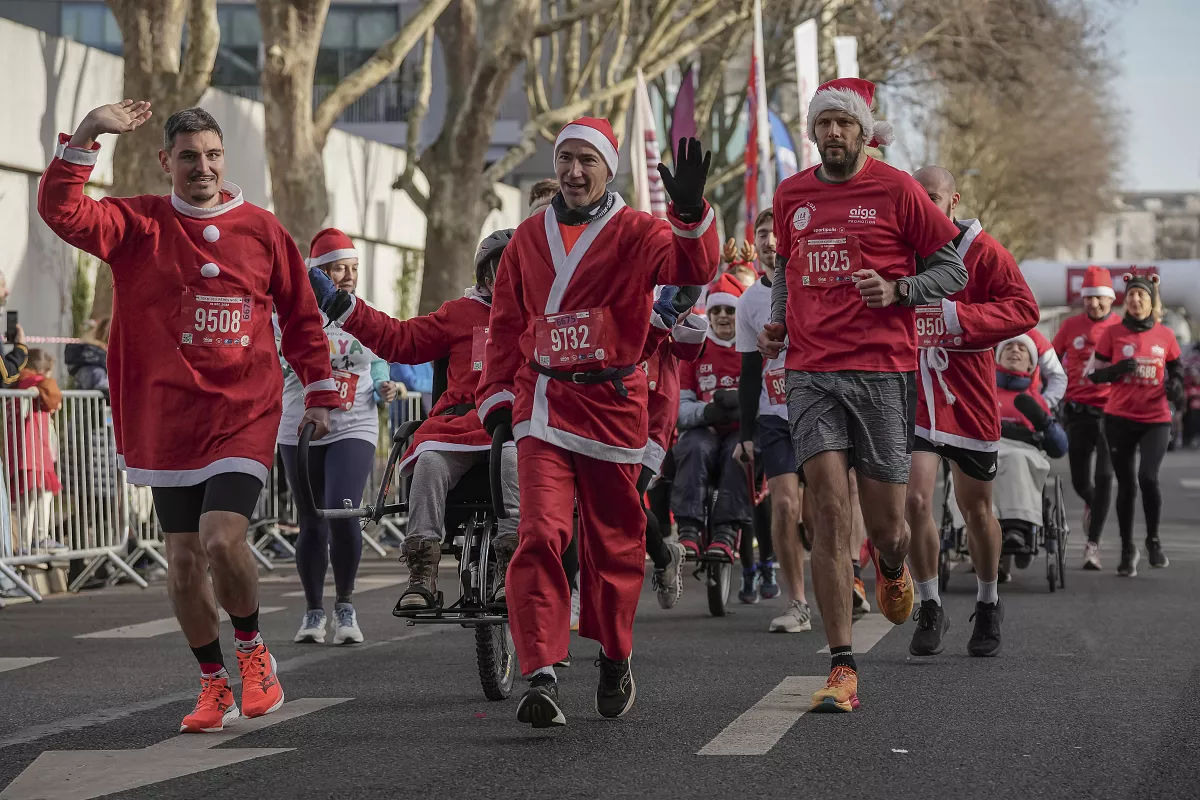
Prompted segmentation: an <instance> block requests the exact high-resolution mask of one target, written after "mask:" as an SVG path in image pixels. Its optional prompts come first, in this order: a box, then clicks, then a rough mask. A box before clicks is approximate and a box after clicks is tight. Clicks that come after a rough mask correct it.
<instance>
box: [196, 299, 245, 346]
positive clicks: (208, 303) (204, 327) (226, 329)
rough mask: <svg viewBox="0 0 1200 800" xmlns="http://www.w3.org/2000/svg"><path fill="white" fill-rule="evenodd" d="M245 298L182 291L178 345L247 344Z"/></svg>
mask: <svg viewBox="0 0 1200 800" xmlns="http://www.w3.org/2000/svg"><path fill="white" fill-rule="evenodd" d="M251 307H252V304H251V302H250V298H249V297H244V296H238V297H220V296H217V295H211V294H195V293H194V292H192V290H191V289H184V290H183V301H182V302H181V303H180V315H179V316H180V319H179V323H180V328H181V330H180V334H179V343H180V344H190V345H199V346H200V347H249V346H250V309H251Z"/></svg>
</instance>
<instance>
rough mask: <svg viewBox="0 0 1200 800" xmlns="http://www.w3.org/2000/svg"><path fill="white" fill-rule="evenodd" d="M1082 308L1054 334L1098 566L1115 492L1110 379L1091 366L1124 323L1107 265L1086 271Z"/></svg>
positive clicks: (1088, 565)
mask: <svg viewBox="0 0 1200 800" xmlns="http://www.w3.org/2000/svg"><path fill="white" fill-rule="evenodd" d="M1080 295H1082V297H1083V313H1082V314H1076V315H1075V316H1073V317H1069V318H1067V319H1065V320H1063V323H1062V325H1061V326H1060V327H1059V329H1058V333H1056V334H1055V335H1054V349H1055V351H1056V352H1057V353H1058V357H1059V359H1060V360H1061V361H1062V364H1063V367H1064V368H1065V369H1066V371H1067V393H1066V395H1065V396H1064V398H1063V399H1064V402H1065V405H1064V407H1063V417H1064V424H1065V425H1066V428H1067V439H1068V441H1069V442H1070V448H1069V449H1068V450H1067V458H1068V459H1069V460H1070V462H1071V483H1072V485H1074V487H1075V493H1076V494H1078V495H1079V497H1080V498H1081V499H1082V500H1083V503H1084V506H1083V530H1084V532H1085V533H1086V534H1087V543H1086V544H1084V546H1083V568H1084V569H1087V570H1098V569H1100V534H1101V533H1102V532H1103V531H1104V522H1105V520H1106V519H1107V518H1108V507H1109V501H1110V498H1111V497H1112V479H1113V472H1112V461H1110V460H1109V457H1108V441H1107V440H1106V439H1105V438H1104V404H1105V403H1106V402H1107V401H1108V393H1109V384H1107V383H1093V382H1092V381H1091V380H1089V379H1088V377H1087V370H1088V367H1089V365H1090V363H1091V360H1092V353H1094V352H1096V344H1097V342H1099V341H1100V336H1101V335H1102V334H1103V333H1104V331H1105V329H1107V328H1109V327H1111V326H1113V325H1120V324H1121V318H1120V317H1119V316H1117V315H1116V314H1114V313H1112V306H1113V301H1114V300H1115V299H1116V297H1117V294H1116V292H1115V291H1113V285H1112V274H1111V273H1110V272H1109V271H1108V270H1107V269H1105V268H1104V267H1095V266H1092V267H1088V268H1087V271H1086V272H1084V275H1083V288H1082V290H1081V291H1080Z"/></svg>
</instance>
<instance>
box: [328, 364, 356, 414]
mask: <svg viewBox="0 0 1200 800" xmlns="http://www.w3.org/2000/svg"><path fill="white" fill-rule="evenodd" d="M333 387H334V389H335V390H336V391H337V393H338V399H339V401H340V403H341V404H340V405H339V408H341V409H342V411H349V410H350V409H352V408H354V393H355V392H357V391H358V376H357V375H355V374H354V373H353V372H347V371H346V370H344V369H335V370H334V371H333Z"/></svg>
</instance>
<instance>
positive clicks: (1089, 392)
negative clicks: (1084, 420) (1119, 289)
mask: <svg viewBox="0 0 1200 800" xmlns="http://www.w3.org/2000/svg"><path fill="white" fill-rule="evenodd" d="M1120 324H1121V318H1120V317H1118V316H1117V315H1116V314H1111V313H1110V314H1109V315H1108V316H1106V317H1105V318H1104V319H1102V320H1099V321H1096V320H1094V319H1092V318H1091V317H1089V316H1088V315H1087V314H1077V315H1075V316H1074V317H1071V318H1070V319H1066V320H1063V324H1062V325H1061V326H1060V327H1059V329H1058V333H1056V334H1054V350H1055V351H1056V352H1057V353H1058V358H1059V360H1060V361H1062V365H1063V369H1064V370H1066V372H1067V394H1066V396H1065V397H1064V398H1063V399H1064V400H1066V401H1067V402H1068V403H1083V404H1084V405H1088V406H1094V407H1096V408H1104V404H1105V402H1107V400H1108V393H1109V384H1107V383H1092V382H1091V381H1090V380H1088V379H1087V376H1086V375H1085V374H1084V372H1085V371H1086V369H1087V365H1088V362H1090V361H1091V360H1092V353H1094V352H1096V344H1097V343H1098V342H1099V341H1100V336H1101V334H1103V333H1104V331H1105V329H1107V328H1108V327H1110V326H1112V325H1120Z"/></svg>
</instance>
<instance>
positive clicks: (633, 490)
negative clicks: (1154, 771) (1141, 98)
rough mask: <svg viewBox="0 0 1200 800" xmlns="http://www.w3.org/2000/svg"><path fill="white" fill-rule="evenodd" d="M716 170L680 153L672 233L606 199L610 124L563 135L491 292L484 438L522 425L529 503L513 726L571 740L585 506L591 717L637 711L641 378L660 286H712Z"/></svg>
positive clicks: (578, 126) (512, 605)
mask: <svg viewBox="0 0 1200 800" xmlns="http://www.w3.org/2000/svg"><path fill="white" fill-rule="evenodd" d="M710 160H711V154H705V155H703V156H702V155H701V148H700V142H698V141H697V140H695V139H690V140H681V141H680V143H679V151H678V155H677V156H676V159H675V174H674V175H672V174H671V172H670V171H669V170H668V169H666V168H665V167H660V168H659V170H660V172H661V173H662V176H663V184H664V185H665V187H666V190H667V193H668V194H669V195H670V196H671V199H672V201H673V202H672V206H671V208H670V209H669V211H668V218H667V219H666V220H660V219H655V218H654V217H652V216H650V215H649V214H645V213H642V212H638V211H634V210H633V209H631V208H629V207H627V206H626V205H625V202H624V201H623V200H622V199H621V197H620V195H618V194H616V193H615V192H610V191H608V189H607V184H608V182H609V181H611V180H612V179H613V176H614V175H615V174H616V171H617V140H616V137H615V136H614V135H613V132H612V126H611V125H610V124H609V122H608V121H607V120H604V119H595V118H586V117H585V118H583V119H579V120H576V121H575V122H572V123H570V124H569V125H567V126H566V127H565V128H563V130H562V131H561V132H560V133H559V135H558V139H557V141H556V142H555V145H554V168H555V173H556V176H557V177H558V180H559V185H560V186H561V189H560V191H559V193H558V194H557V195H555V197H554V200H553V201H552V202H551V204H550V207H549V208H547V209H545V210H543V211H541V212H539V213H537V214H534V215H533V216H531V217H530V218H529V219H527V220H525V221H524V222H523V223H521V226H520V227H519V228H517V232H516V234H514V236H513V240H512V243H511V244H510V245H509V246H508V247H507V248H506V249H505V251H504V256H503V257H502V258H501V260H500V268H499V272H498V274H497V276H496V288H495V293H494V295H493V300H492V315H491V322H490V330H489V333H488V344H487V353H486V358H485V361H484V371H483V377H482V378H481V379H480V382H479V388H478V390H477V392H476V397H477V399H478V407H479V415H480V416H481V417H483V424H484V427H485V428H487V429H488V431H489V432H492V431H495V430H496V429H497V427H498V426H500V425H503V424H505V423H510V422H511V423H512V427H513V433H514V435H515V437H516V440H517V471H518V475H519V483H520V487H521V490H520V491H521V510H522V515H521V524H520V528H519V536H518V538H519V543H518V545H517V551H516V553H515V554H514V555H513V559H512V562H511V563H510V564H509V568H508V580H507V585H508V608H509V622H510V624H511V626H512V631H513V638H514V640H515V642H516V648H517V657H518V658H519V660H520V663H521V667H522V671H523V672H524V673H525V675H526V676H527V677H529V678H530V688H529V691H527V692H526V693H525V696H524V697H522V698H521V702H520V704H519V705H518V706H517V719H518V720H519V721H521V722H525V723H529V724H532V725H533V726H534V727H549V726H552V725H563V724H565V723H566V717H565V716H564V715H563V713H562V710H561V709H560V708H559V705H558V685H557V682H556V680H555V675H554V668H553V667H552V666H551V665H553V664H554V663H555V662H557V661H559V660H560V659H562V658H564V657H565V656H566V655H567V644H568V637H569V632H568V624H569V623H568V617H569V613H570V609H569V606H570V590H569V588H568V585H567V579H566V576H565V575H564V574H563V570H562V565H561V562H560V555H561V553H562V551H563V548H565V547H566V545H567V542H568V541H569V540H570V538H571V530H572V515H573V512H574V509H575V504H576V500H578V504H579V562H580V595H581V596H580V618H579V632H580V633H581V634H582V635H583V636H586V637H588V638H589V639H595V640H598V641H599V642H600V644H601V646H602V647H601V651H600V656H599V658H598V660H597V664H598V666H599V667H600V683H599V687H598V688H597V690H596V709H597V711H598V712H599V713H600V714H601V715H603V716H605V717H619V716H621V715H622V714H624V713H625V712H627V711H628V710H629V709H630V708H631V707H632V706H633V702H634V697H635V688H634V682H633V673H632V672H631V671H630V667H629V657H630V654H631V652H632V650H633V616H634V612H635V610H636V608H637V601H638V594H639V592H640V591H641V587H642V579H643V576H644V569H645V566H644V559H645V550H644V547H645V545H644V532H643V527H644V525H645V520H646V518H645V514H644V513H643V512H642V506H641V501H640V499H639V497H638V491H637V478H638V473H639V471H640V465H641V462H642V455H643V451H644V450H645V446H646V439H647V434H648V424H647V411H646V400H647V398H646V392H647V387H646V373H645V372H643V371H642V370H639V369H637V368H636V365H637V363H638V362H639V361H640V360H641V357H642V353H643V348H644V346H645V343H646V334H647V332H648V330H649V327H650V312H651V306H652V303H653V292H654V287H655V286H656V285H673V286H680V285H699V284H704V283H707V282H708V281H709V280H711V279H712V278H713V276H714V274H715V273H716V269H717V263H718V239H717V232H716V228H715V227H714V226H713V219H714V217H715V214H714V212H713V210H712V209H711V208H710V207H709V206H708V203H706V202H705V201H704V197H703V195H704V182H705V179H706V177H707V174H708V165H709V162H710Z"/></svg>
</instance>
